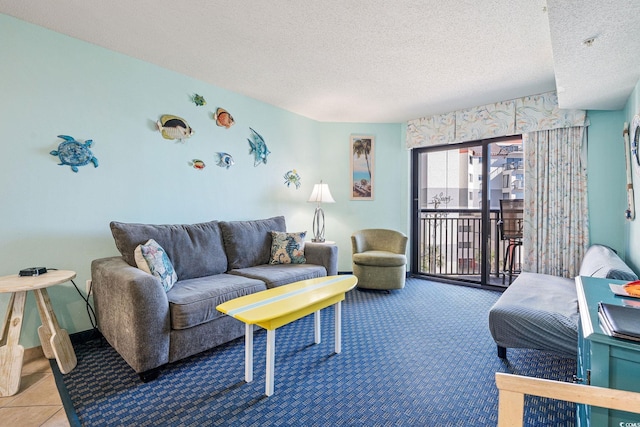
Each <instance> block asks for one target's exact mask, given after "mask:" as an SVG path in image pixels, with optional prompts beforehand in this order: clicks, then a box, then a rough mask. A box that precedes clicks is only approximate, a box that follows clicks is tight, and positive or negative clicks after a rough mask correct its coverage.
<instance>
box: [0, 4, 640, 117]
mask: <svg viewBox="0 0 640 427" xmlns="http://www.w3.org/2000/svg"><path fill="white" fill-rule="evenodd" d="M547 3H548V9H549V10H548V11H547ZM614 4H615V6H614ZM0 13H4V14H7V15H10V16H14V17H16V18H19V19H22V20H24V21H27V22H31V23H34V24H37V25H41V26H43V27H46V28H49V29H52V30H54V31H57V32H60V33H63V34H67V35H69V36H71V37H74V38H77V39H80V40H84V41H87V42H90V43H93V44H95V45H98V46H102V47H105V48H107V49H110V50H113V51H116V52H121V53H124V54H126V55H129V56H131V57H134V58H139V59H141V60H144V61H147V62H150V63H154V64H157V65H159V66H162V67H165V68H168V69H171V70H175V71H177V72H180V73H182V74H186V75H189V76H192V77H195V78H197V79H199V80H202V81H205V82H208V83H210V84H213V85H215V86H218V87H222V88H225V89H228V90H231V91H233V92H236V93H240V94H244V95H247V96H249V97H252V98H255V99H258V100H261V101H263V102H266V103H269V104H272V105H275V106H278V107H281V108H284V109H286V110H289V111H292V112H294V113H297V114H300V115H303V116H306V117H309V118H312V119H315V120H319V121H331V122H403V121H406V120H410V119H414V118H418V117H423V116H426V115H431V114H437V113H443V112H448V111H452V110H455V109H460V108H466V107H472V106H476V105H482V104H486V103H490V102H496V101H502V100H507V99H513V98H516V97H519V96H525V95H532V94H536V93H541V92H546V91H549V90H555V89H556V82H557V85H558V92H559V98H560V104H561V107H566V108H589V109H600V108H602V109H619V108H621V107H623V106H624V101H625V100H626V99H627V98H628V96H629V94H630V93H631V90H632V89H633V87H634V85H635V84H636V82H637V81H638V78H639V77H640V61H639V59H638V58H640V55H633V54H631V53H632V52H634V53H637V52H640V46H639V44H640V37H639V36H638V34H639V32H638V30H637V29H636V28H640V27H639V26H638V25H635V28H633V26H632V25H631V24H633V19H635V18H636V17H638V16H640V1H637V0H609V1H604V0H547V1H544V0H511V1H498V0H482V1H478V0H458V1H442V0H413V1H412V0H394V1H388V0H385V1H382V0H323V1H317V0H268V1H267V0H264V1H259V2H256V1H251V0H234V1H225V2H222V1H219V0H213V1H212V0H192V1H188V2H175V1H173V0H109V1H104V0H56V1H50V0H29V1H16V0H0ZM594 35H597V36H598V39H596V41H595V42H594V43H593V45H592V46H591V47H586V46H583V45H582V41H583V40H584V39H585V38H587V37H590V36H594ZM634 49H635V50H634ZM563 104H564V105H563Z"/></svg>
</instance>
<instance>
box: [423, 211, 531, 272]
mask: <svg viewBox="0 0 640 427" xmlns="http://www.w3.org/2000/svg"><path fill="white" fill-rule="evenodd" d="M499 213H500V211H499V210H498V209H495V210H494V209H492V210H491V211H490V213H489V244H488V252H489V253H487V254H482V214H481V211H480V210H478V209H422V210H421V214H420V230H419V233H420V234H419V247H418V261H419V265H418V270H419V272H420V273H423V274H433V275H439V276H479V275H480V274H481V260H483V259H484V260H485V262H487V263H488V265H489V272H490V274H491V275H492V276H495V277H501V276H500V275H501V274H502V273H503V261H504V254H505V251H506V249H507V245H508V243H509V242H508V241H503V240H501V238H500V233H499V229H498V219H499ZM483 255H484V256H483ZM514 256H515V261H514V272H515V273H516V274H517V272H519V271H520V269H521V266H520V258H521V253H520V250H516V251H515V253H514Z"/></svg>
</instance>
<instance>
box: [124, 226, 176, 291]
mask: <svg viewBox="0 0 640 427" xmlns="http://www.w3.org/2000/svg"><path fill="white" fill-rule="evenodd" d="M134 258H135V259H136V265H137V266H138V268H139V269H140V270H142V271H144V272H146V273H149V274H151V275H153V276H155V277H157V278H158V279H159V280H160V283H161V284H162V287H163V289H164V290H165V292H167V291H168V290H169V289H171V287H172V286H173V285H174V284H175V283H176V282H177V281H178V275H177V274H176V271H175V270H174V268H173V264H172V263H171V260H170V259H169V257H168V256H167V253H166V252H165V250H164V249H162V246H160V245H159V244H158V242H156V241H155V240H153V239H149V240H148V241H147V243H145V244H144V245H138V246H137V247H136V250H135V251H134Z"/></svg>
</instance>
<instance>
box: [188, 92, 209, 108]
mask: <svg viewBox="0 0 640 427" xmlns="http://www.w3.org/2000/svg"><path fill="white" fill-rule="evenodd" d="M191 100H192V101H193V103H194V104H196V105H197V106H198V107H202V106H203V105H207V101H205V100H204V96H202V95H198V94H197V93H194V94H193V96H192V97H191Z"/></svg>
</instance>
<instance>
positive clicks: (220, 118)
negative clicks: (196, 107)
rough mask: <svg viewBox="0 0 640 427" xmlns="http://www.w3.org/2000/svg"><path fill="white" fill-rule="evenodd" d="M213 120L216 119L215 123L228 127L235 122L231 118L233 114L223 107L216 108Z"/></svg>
mask: <svg viewBox="0 0 640 427" xmlns="http://www.w3.org/2000/svg"><path fill="white" fill-rule="evenodd" d="M213 120H215V121H216V124H217V125H218V126H220V127H223V128H227V129H229V128H230V127H231V126H233V125H234V124H235V120H233V116H231V114H229V112H228V111H227V110H225V109H224V108H218V109H217V110H216V112H215V113H214V114H213Z"/></svg>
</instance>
